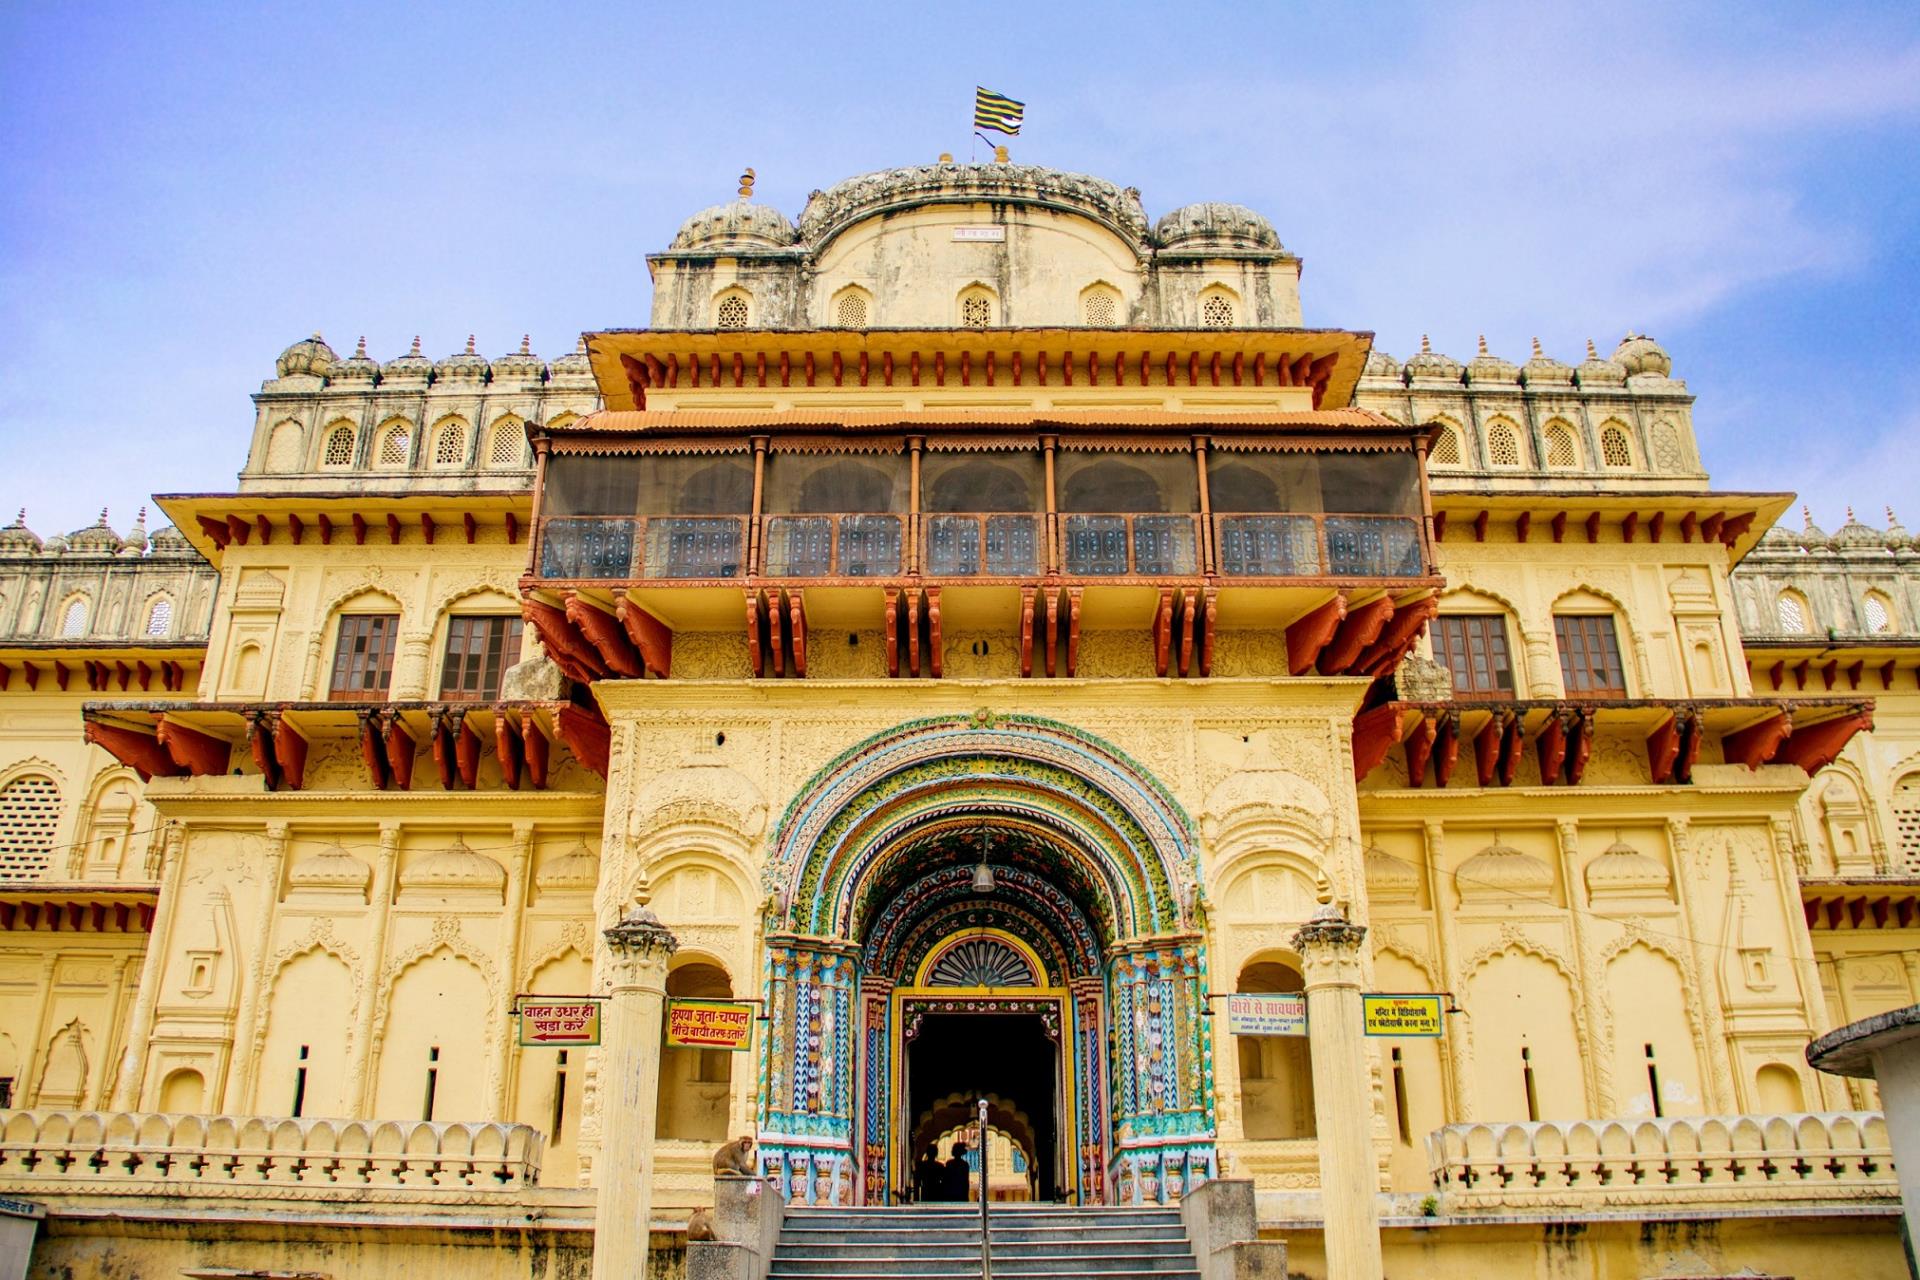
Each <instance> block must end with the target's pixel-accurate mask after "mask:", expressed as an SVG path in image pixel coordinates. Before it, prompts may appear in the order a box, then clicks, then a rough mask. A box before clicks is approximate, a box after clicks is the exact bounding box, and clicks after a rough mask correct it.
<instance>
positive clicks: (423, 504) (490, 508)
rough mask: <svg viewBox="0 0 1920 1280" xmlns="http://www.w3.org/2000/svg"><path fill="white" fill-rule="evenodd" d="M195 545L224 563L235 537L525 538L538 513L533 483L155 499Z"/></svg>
mask: <svg viewBox="0 0 1920 1280" xmlns="http://www.w3.org/2000/svg"><path fill="white" fill-rule="evenodd" d="M154 501H155V502H156V503H158V504H159V506H160V509H161V510H162V511H164V512H166V513H167V516H168V518H169V519H171V520H172V521H173V523H174V527H175V528H177V529H179V530H180V532H181V533H182V534H184V535H185V536H186V538H187V540H188V541H190V542H191V543H192V544H193V546H194V549H195V550H197V551H199V552H200V554H201V555H203V556H205V557H206V558H207V560H208V561H209V562H210V563H211V564H213V565H215V566H216V567H218V566H219V564H220V563H221V561H222V559H223V554H222V553H224V552H225V551H226V549H227V548H228V547H229V546H232V545H233V544H234V543H236V542H237V543H239V544H241V545H243V546H244V545H249V544H251V543H253V542H254V541H255V540H256V539H259V540H260V541H263V542H269V543H270V542H273V541H275V540H276V539H280V540H284V541H286V542H289V543H293V544H299V543H302V542H305V541H307V540H308V539H312V540H313V541H315V542H317V543H319V544H321V545H329V544H331V543H332V542H333V541H334V539H336V538H341V539H352V540H353V541H354V542H356V543H360V544H364V543H366V542H368V541H369V540H370V539H371V540H373V541H375V542H377V543H380V544H386V545H398V544H399V543H401V542H402V541H419V542H429V543H430V542H433V541H434V540H435V538H436V537H437V536H439V535H440V532H441V531H442V530H445V531H446V532H447V536H448V537H450V538H455V539H459V538H464V539H465V540H466V541H468V542H472V541H474V538H475V536H476V532H477V530H478V529H479V528H481V527H482V526H487V525H494V526H504V527H505V528H506V530H507V541H508V542H518V541H519V540H520V536H521V533H522V532H523V531H524V530H525V529H526V527H527V525H528V523H529V521H530V520H531V519H532V515H533V491H532V490H531V489H482V490H468V491H464V492H462V491H456V490H443V491H437V492H436V491H425V492H423V491H420V490H417V489H416V490H409V491H406V492H395V493H383V492H360V491H341V492H337V493H292V494H273V493H163V494H158V495H156V496H155V497H154Z"/></svg>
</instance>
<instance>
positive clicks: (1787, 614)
mask: <svg viewBox="0 0 1920 1280" xmlns="http://www.w3.org/2000/svg"><path fill="white" fill-rule="evenodd" d="M1773 613H1774V617H1776V618H1778V619H1779V620H1780V630H1782V631H1784V632H1786V633H1787V634H1789V635H1798V634H1800V633H1801V632H1803V631H1805V630H1806V629H1807V611H1806V610H1805V609H1802V608H1801V607H1800V602H1799V601H1798V600H1796V599H1794V598H1793V597H1792V596H1781V597H1780V599H1779V600H1777V601H1775V602H1774V608H1773Z"/></svg>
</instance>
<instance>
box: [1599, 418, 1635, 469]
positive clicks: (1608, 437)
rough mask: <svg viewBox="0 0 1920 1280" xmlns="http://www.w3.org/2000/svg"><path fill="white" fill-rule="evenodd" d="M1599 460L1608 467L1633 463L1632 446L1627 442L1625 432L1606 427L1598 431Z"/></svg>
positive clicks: (1626, 465)
mask: <svg viewBox="0 0 1920 1280" xmlns="http://www.w3.org/2000/svg"><path fill="white" fill-rule="evenodd" d="M1600 461H1602V462H1604V463H1606V464H1607V465H1608V466H1610V467H1630V466H1632V465H1633V447H1632V446H1631V445H1629V444H1628V443H1627V433H1626V432H1624V431H1622V430H1621V429H1620V428H1618V427H1608V428H1607V429H1606V430H1604V431H1602V432H1601V433H1600Z"/></svg>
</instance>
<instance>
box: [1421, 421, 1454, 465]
mask: <svg viewBox="0 0 1920 1280" xmlns="http://www.w3.org/2000/svg"><path fill="white" fill-rule="evenodd" d="M1427 461H1428V462H1429V463H1430V464H1432V465H1433V466H1436V467H1457V466H1459V465H1460V433H1459V432H1458V431H1455V430H1454V429H1453V428H1452V427H1442V428H1441V429H1440V433H1439V434H1438V435H1436V436H1434V438H1433V448H1432V449H1430V450H1428V452H1427Z"/></svg>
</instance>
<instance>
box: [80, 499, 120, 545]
mask: <svg viewBox="0 0 1920 1280" xmlns="http://www.w3.org/2000/svg"><path fill="white" fill-rule="evenodd" d="M67 546H68V548H69V549H71V550H74V551H94V552H105V553H107V554H108V555H112V554H113V553H114V552H116V551H118V550H119V549H120V535H119V534H117V533H115V532H114V531H113V528H112V526H110V525H109V524H108V523H107V509H106V508H105V507H102V508H100V518H99V519H98V520H95V521H94V522H93V523H92V524H90V525H88V526H87V527H86V528H84V529H75V530H74V531H73V532H72V533H70V534H68V535H67Z"/></svg>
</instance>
